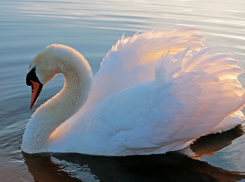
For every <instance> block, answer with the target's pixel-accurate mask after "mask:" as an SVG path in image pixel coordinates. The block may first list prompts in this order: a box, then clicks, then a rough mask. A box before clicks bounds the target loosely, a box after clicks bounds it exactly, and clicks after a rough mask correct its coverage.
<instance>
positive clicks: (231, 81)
mask: <svg viewBox="0 0 245 182" xmlns="http://www.w3.org/2000/svg"><path fill="white" fill-rule="evenodd" d="M203 39H204V38H203V36H201V35H199V34H198V31H197V30H193V29H186V30H177V31H171V32H165V33H162V32H147V33H143V34H140V35H138V34H136V35H134V36H133V37H129V38H126V39H123V38H122V39H121V40H119V41H118V43H117V44H116V45H115V46H114V47H112V49H111V51H109V52H108V54H107V55H106V57H105V59H104V61H103V62H102V65H101V68H100V70H99V71H98V73H97V74H96V75H95V76H94V78H92V73H91V68H90V66H89V64H88V63H87V61H86V60H85V59H84V58H83V56H82V55H80V54H79V53H78V52H77V51H75V50H74V49H72V48H70V47H67V46H63V45H51V46H48V47H46V48H45V49H44V50H43V51H42V52H41V53H39V54H38V56H36V57H35V58H34V59H33V61H32V62H31V64H30V67H29V68H30V71H31V70H33V69H34V68H35V69H36V76H37V78H38V79H39V81H40V83H42V84H46V83H47V82H48V81H49V80H51V79H52V78H53V77H54V76H55V75H56V74H57V73H63V74H64V76H65V85H64V88H63V89H62V91H61V92H60V93H59V94H57V95H56V96H55V97H54V98H52V99H50V100H49V101H48V102H46V103H45V104H43V105H42V106H41V107H40V108H38V109H37V111H36V112H35V113H34V114H33V116H32V119H31V120H30V122H29V124H28V125H27V128H26V131H25V133H24V136H23V142H22V150H23V151H24V152H27V153H39V152H77V153H84V154H91V155H109V156H123V155H143V154H157V153H165V152H167V151H174V150H180V149H183V148H185V147H187V146H189V145H190V144H191V143H192V142H193V141H194V140H196V139H197V138H199V137H200V136H203V135H206V134H209V133H216V132H221V131H225V130H228V129H231V128H233V127H235V126H236V125H238V124H241V123H242V122H243V120H244V115H243V113H242V112H241V111H240V109H241V108H242V107H243V106H244V104H245V96H244V89H243V88H242V86H241V84H240V83H239V82H238V80H237V76H238V75H239V74H241V73H242V72H243V69H241V68H239V67H237V66H236V64H237V61H236V60H233V59H231V58H229V55H228V54H215V55H207V52H208V50H209V49H210V48H204V49H202V50H201V51H199V52H197V53H195V54H194V55H193V56H191V50H190V48H188V47H189V46H192V47H191V48H192V49H194V50H199V49H201V48H202V47H203V45H202V44H201V42H202V41H203ZM164 55H165V56H164ZM77 111H78V112H77ZM75 113H76V114H75Z"/></svg>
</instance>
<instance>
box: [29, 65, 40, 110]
mask: <svg viewBox="0 0 245 182" xmlns="http://www.w3.org/2000/svg"><path fill="white" fill-rule="evenodd" d="M26 84H27V85H28V86H31V102H30V109H31V110H33V108H34V106H35V104H36V102H37V100H38V97H39V95H40V93H41V91H42V89H43V84H42V83H41V82H40V81H39V79H38V78H37V75H36V69H35V68H33V69H32V70H31V71H30V72H29V73H28V74H27V75H26Z"/></svg>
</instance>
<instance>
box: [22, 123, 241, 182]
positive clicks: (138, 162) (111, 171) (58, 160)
mask: <svg viewBox="0 0 245 182" xmlns="http://www.w3.org/2000/svg"><path fill="white" fill-rule="evenodd" d="M242 134H243V131H242V130H241V128H238V127H237V128H235V129H233V130H230V131H227V132H224V133H221V134H216V135H209V136H205V137H203V138H202V139H201V141H200V140H197V141H196V142H195V143H194V144H193V145H192V146H191V147H192V148H194V149H195V151H197V152H198V151H201V153H202V154H204V152H205V151H204V150H203V149H204V148H205V147H206V146H208V148H209V151H207V152H210V150H212V152H214V151H215V149H217V147H216V145H217V144H218V145H220V146H223V147H225V146H226V145H228V144H229V143H231V141H232V140H234V139H235V138H237V137H238V136H240V135H242ZM23 155H24V158H25V163H26V165H27V166H28V168H29V171H30V173H31V174H32V175H33V177H34V179H35V180H36V181H52V182H56V181H63V182H66V181H80V180H81V181H106V182H109V181H118V182H120V181H128V182H131V181H132V182H137V181H140V182H142V181H145V182H147V181H149V182H152V181H178V182H179V181H181V182H182V181H183V182H185V181H186V182H190V181H195V182H197V181H222V182H223V181H239V180H241V179H245V176H244V175H241V174H240V173H239V172H232V171H228V170H224V169H222V168H218V167H215V166H212V165H210V164H208V163H207V162H202V161H198V160H194V159H191V158H189V157H186V156H183V155H180V154H178V153H167V154H163V155H150V156H130V157H101V156H100V157H99V156H89V155H81V154H74V153H72V154H52V156H51V157H50V156H49V155H47V154H45V155H44V154H38V155H29V154H25V153H23ZM79 179H80V180H79ZM96 179H97V180H96Z"/></svg>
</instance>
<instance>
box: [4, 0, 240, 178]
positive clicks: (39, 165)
mask: <svg viewBox="0 0 245 182" xmlns="http://www.w3.org/2000/svg"><path fill="white" fill-rule="evenodd" d="M188 27H195V28H199V29H200V30H201V33H202V34H203V35H205V36H206V37H207V38H206V43H205V45H207V46H209V45H217V46H216V47H215V48H214V49H213V50H212V52H227V53H232V54H233V57H234V58H236V59H238V60H240V63H239V65H240V66H241V67H243V68H245V62H244V57H245V1H243V0H207V1H197V0H195V1H194V0H193V1H192V0H171V1H166V0H165V1H160V0H159V1H150V0H145V1H140V0H130V1H128V0H123V1H122V0H121V1H120V0H117V1H108V0H104V1H98V0H90V1H86V0H85V1H79V0H70V1H68V0H59V1H58V0H49V1H48V0H46V1H45V0H36V1H35V0H21V1H17V0H11V1H9V0H1V3H0V126H1V127H0V181H4V182H13V181H52V182H53V181H86V182H90V181H106V182H107V181H132V182H135V181H140V182H142V181H188V182H190V181H215V180H216V181H239V180H243V179H245V173H239V172H245V150H244V149H245V142H244V141H245V135H243V129H242V127H237V128H235V129H233V130H231V131H228V132H225V133H222V134H218V135H211V136H207V137H204V138H202V139H200V140H198V141H197V142H196V143H195V144H194V145H193V146H191V148H192V149H193V151H195V152H196V157H195V159H192V158H188V157H186V156H183V155H180V154H178V153H169V154H166V155H153V156H134V157H95V156H87V155H80V154H43V155H27V154H23V153H22V152H21V148H20V146H21V141H22V135H23V132H24V130H25V127H26V124H27V122H28V120H29V118H30V117H31V115H32V113H33V111H31V110H30V109H29V102H30V95H31V90H30V88H29V87H27V86H26V83H25V76H26V74H27V71H28V66H29V63H30V62H31V60H32V59H33V57H34V56H35V55H36V54H37V53H39V52H40V51H41V50H42V49H43V48H44V47H46V46H47V45H49V44H52V43H59V44H65V45H69V46H71V47H73V48H75V49H77V50H78V51H79V52H81V53H82V54H83V55H84V56H85V58H86V59H87V60H88V61H89V63H90V65H91V67H92V70H93V72H94V73H96V72H97V71H98V69H99V66H100V62H101V61H102V59H103V57H104V56H105V55H106V53H107V52H108V51H109V50H110V48H111V46H112V45H113V44H115V43H116V41H117V40H118V39H119V38H120V37H121V36H122V34H123V33H125V35H126V36H131V35H133V34H134V33H136V32H144V31H147V30H152V29H155V30H164V31H165V30H174V29H179V28H188ZM239 80H240V81H241V83H242V84H243V85H245V75H244V74H243V75H241V76H240V77H239ZM63 82H64V78H63V76H62V75H58V76H57V77H55V79H54V80H52V81H51V82H50V83H49V84H48V85H47V86H45V88H44V89H43V91H42V94H41V96H40V98H39V100H38V102H37V105H36V108H37V107H38V106H39V105H40V104H42V103H43V102H45V101H46V100H47V99H49V98H50V97H52V96H53V95H55V94H56V93H57V92H58V91H59V90H60V89H61V88H62V86H63ZM243 181H245V180H243Z"/></svg>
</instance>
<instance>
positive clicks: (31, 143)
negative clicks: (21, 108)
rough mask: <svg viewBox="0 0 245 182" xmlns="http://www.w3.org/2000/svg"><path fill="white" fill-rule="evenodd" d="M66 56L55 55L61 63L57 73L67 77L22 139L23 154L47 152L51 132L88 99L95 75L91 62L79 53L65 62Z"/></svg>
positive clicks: (31, 122) (35, 115)
mask: <svg viewBox="0 0 245 182" xmlns="http://www.w3.org/2000/svg"><path fill="white" fill-rule="evenodd" d="M76 53H78V52H76ZM78 54H79V53H78ZM63 57H67V56H64V55H62V57H60V56H54V55H53V59H52V60H53V61H54V62H55V64H59V68H58V70H59V71H58V72H61V73H63V74H64V77H65V84H64V87H63V89H62V90H61V91H60V92H59V93H58V94H57V95H55V96H54V97H53V98H51V99H50V100H48V101H47V102H46V103H44V104H43V105H41V106H40V107H39V108H38V109H37V110H36V112H35V113H34V114H33V116H32V118H31V120H30V122H29V123H28V125H27V128H26V131H25V133H24V136H23V142H22V150H23V151H24V152H27V153H38V152H44V151H47V148H48V146H49V143H50V136H51V134H52V132H53V131H54V130H55V129H56V128H57V127H58V126H60V125H61V124H62V123H63V122H64V121H66V120H67V119H68V118H70V117H71V116H72V115H74V114H75V113H76V112H77V111H78V110H79V109H80V108H81V107H82V105H83V104H84V103H85V102H86V100H87V98H88V96H89V92H90V89H91V85H92V72H91V68H90V66H89V64H88V62H87V61H86V60H85V59H84V57H83V56H82V55H80V54H79V55H76V54H75V55H72V56H71V57H70V59H69V60H64V58H63Z"/></svg>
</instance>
